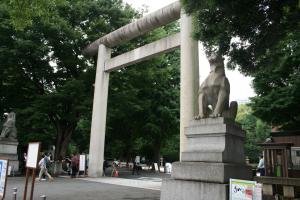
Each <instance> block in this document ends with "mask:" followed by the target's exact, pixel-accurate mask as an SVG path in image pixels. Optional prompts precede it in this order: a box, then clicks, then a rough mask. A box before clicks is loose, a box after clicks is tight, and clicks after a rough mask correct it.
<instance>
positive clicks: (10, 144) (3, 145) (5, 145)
mask: <svg viewBox="0 0 300 200" xmlns="http://www.w3.org/2000/svg"><path fill="white" fill-rule="evenodd" d="M18 144H19V143H18V142H17V141H12V140H9V139H2V140H0V157H1V158H5V159H8V160H9V166H11V169H12V170H13V171H14V173H17V172H18V171H19V160H18V151H17V150H18Z"/></svg>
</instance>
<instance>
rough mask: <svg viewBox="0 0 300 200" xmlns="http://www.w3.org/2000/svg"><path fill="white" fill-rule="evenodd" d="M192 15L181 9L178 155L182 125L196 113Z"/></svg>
mask: <svg viewBox="0 0 300 200" xmlns="http://www.w3.org/2000/svg"><path fill="white" fill-rule="evenodd" d="M192 27H193V26H192V17H190V16H187V15H186V14H184V11H183V10H182V11H181V19H180V31H181V32H180V34H181V38H180V39H181V41H180V45H181V49H180V52H181V53H180V157H181V153H182V152H183V151H185V150H186V136H185V135H184V127H186V126H187V125H188V123H189V122H190V121H191V120H193V119H194V117H195V116H196V115H197V114H198V100H197V99H198V90H199V57H198V41H196V40H194V39H193V38H192V31H193V28H192Z"/></svg>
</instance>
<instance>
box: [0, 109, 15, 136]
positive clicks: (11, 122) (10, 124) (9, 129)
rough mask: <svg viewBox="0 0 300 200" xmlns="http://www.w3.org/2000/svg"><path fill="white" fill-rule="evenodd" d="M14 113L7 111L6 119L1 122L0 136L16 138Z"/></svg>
mask: <svg viewBox="0 0 300 200" xmlns="http://www.w3.org/2000/svg"><path fill="white" fill-rule="evenodd" d="M15 123H16V114H15V113H14V112H10V113H8V116H7V119H6V121H5V122H4V124H3V129H2V132H1V135H0V138H8V139H17V128H16V126H15Z"/></svg>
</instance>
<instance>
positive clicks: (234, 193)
mask: <svg viewBox="0 0 300 200" xmlns="http://www.w3.org/2000/svg"><path fill="white" fill-rule="evenodd" d="M255 185H256V181H246V180H239V179H230V200H254V191H255Z"/></svg>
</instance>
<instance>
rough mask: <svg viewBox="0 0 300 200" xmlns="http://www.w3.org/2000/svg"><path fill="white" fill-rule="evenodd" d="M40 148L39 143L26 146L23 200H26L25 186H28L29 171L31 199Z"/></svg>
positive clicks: (31, 197)
mask: <svg viewBox="0 0 300 200" xmlns="http://www.w3.org/2000/svg"><path fill="white" fill-rule="evenodd" d="M40 146H41V143H40V142H31V143H29V144H28V150H27V160H26V180H25V189H24V195H23V200H26V198H27V185H28V179H29V173H30V170H32V182H31V192H30V200H32V199H33V191H34V183H35V171H36V168H37V164H38V156H39V152H40Z"/></svg>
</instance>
